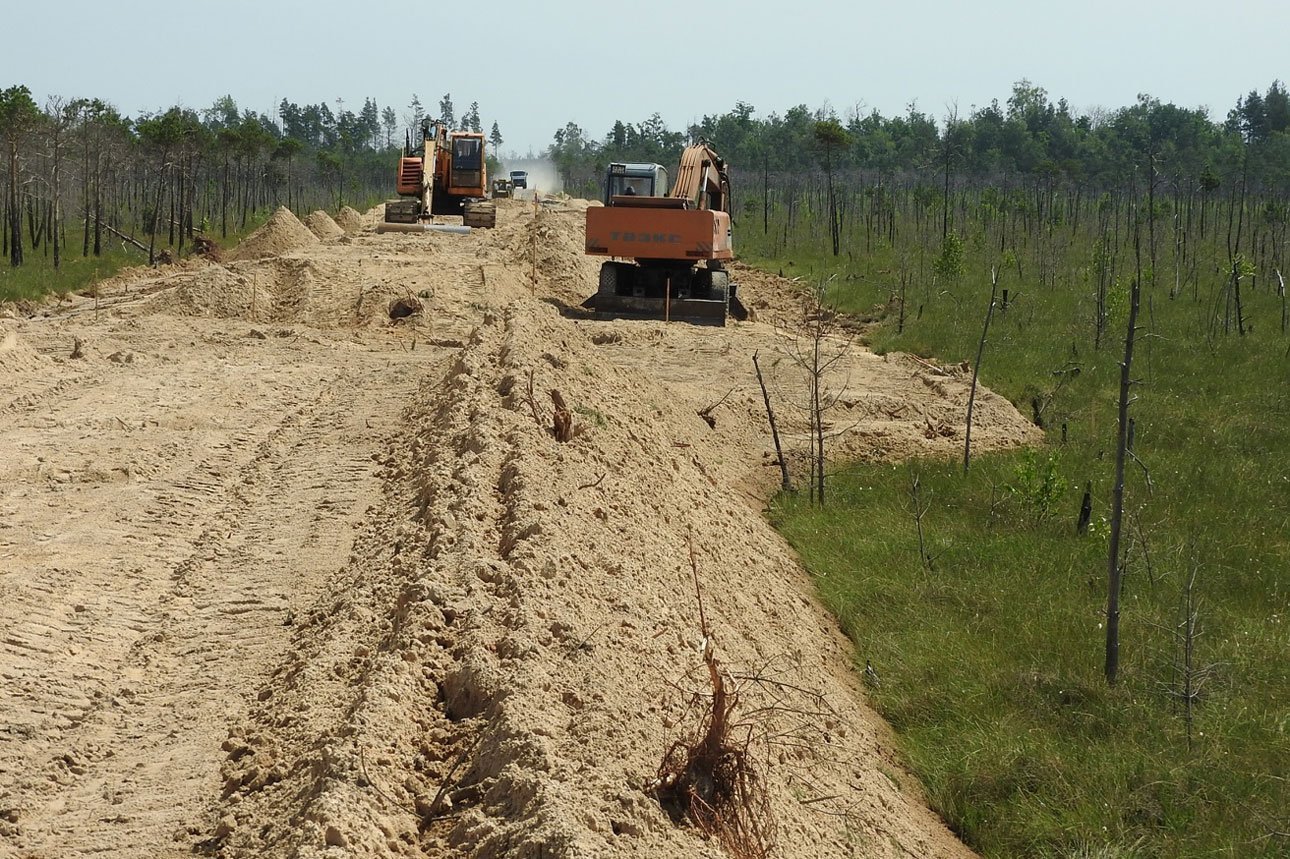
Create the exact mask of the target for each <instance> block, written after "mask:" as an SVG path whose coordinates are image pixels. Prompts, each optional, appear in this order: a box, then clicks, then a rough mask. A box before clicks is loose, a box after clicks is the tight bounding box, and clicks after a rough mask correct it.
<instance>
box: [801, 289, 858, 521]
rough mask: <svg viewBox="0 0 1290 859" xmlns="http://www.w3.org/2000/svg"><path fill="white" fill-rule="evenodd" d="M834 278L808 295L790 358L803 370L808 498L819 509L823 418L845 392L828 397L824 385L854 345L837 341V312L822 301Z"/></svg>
mask: <svg viewBox="0 0 1290 859" xmlns="http://www.w3.org/2000/svg"><path fill="white" fill-rule="evenodd" d="M832 282H833V278H832V277H830V278H829V279H827V280H825V281H822V282H821V283H819V284H817V285H816V286H815V288H814V289H813V290H812V292H811V296H810V300H809V302H807V304H806V305H805V307H804V312H805V317H804V320H803V323H802V326H801V329H800V330H799V336H798V337H797V339H796V340H795V341H794V343H793V345H792V346H791V347H790V349H791V352H790V357H791V359H792V361H793V363H794V364H796V365H797V366H798V367H800V368H802V370H803V371H805V373H806V380H807V406H806V411H807V417H808V421H809V431H810V442H809V449H810V457H809V458H810V465H811V475H810V483H809V484H808V485H809V486H810V498H811V501H812V502H818V503H819V504H820V505H821V506H823V504H824V498H825V471H824V464H825V461H826V456H825V449H824V448H825V445H824V442H825V438H824V418H825V415H826V414H827V413H828V412H829V411H831V410H832V409H833V408H834V407H835V406H836V405H837V404H838V401H839V400H840V399H841V397H842V392H843V391H844V390H845V389H846V385H845V384H843V385H842V386H841V387H839V388H838V390H837V391H835V392H833V393H829V392H828V391H827V390H826V381H827V379H828V377H829V375H830V374H831V373H832V372H833V370H834V369H836V367H837V365H838V364H839V363H841V362H842V360H843V359H844V358H846V356H847V354H848V353H849V352H850V349H851V344H852V342H854V338H855V335H854V333H849V334H847V336H846V337H843V338H839V337H835V336H834V335H835V334H836V333H837V328H838V326H837V324H836V320H837V312H836V311H835V310H834V309H833V308H832V307H831V306H830V305H829V304H828V303H827V302H826V301H825V295H826V294H827V292H828V286H829V284H830V283H832Z"/></svg>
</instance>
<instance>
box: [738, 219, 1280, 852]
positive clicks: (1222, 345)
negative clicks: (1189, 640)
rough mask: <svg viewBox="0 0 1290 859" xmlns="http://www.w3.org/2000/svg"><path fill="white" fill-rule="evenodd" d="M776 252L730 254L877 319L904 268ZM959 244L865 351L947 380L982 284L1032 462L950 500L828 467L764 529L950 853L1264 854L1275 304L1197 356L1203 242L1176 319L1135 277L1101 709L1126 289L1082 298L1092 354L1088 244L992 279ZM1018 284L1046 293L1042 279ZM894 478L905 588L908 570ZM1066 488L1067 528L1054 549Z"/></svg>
mask: <svg viewBox="0 0 1290 859" xmlns="http://www.w3.org/2000/svg"><path fill="white" fill-rule="evenodd" d="M797 235H800V236H801V238H800V239H797V240H796V242H795V243H794V241H790V242H789V245H788V247H789V248H790V250H788V251H785V250H784V248H783V247H780V248H779V249H778V250H777V251H776V250H775V249H773V248H771V246H770V245H768V244H765V243H760V242H758V241H757V240H756V238H755V237H754V239H753V240H752V241H745V243H744V258H745V260H746V261H750V262H753V263H755V264H758V265H761V266H762V267H764V268H767V269H769V270H775V271H778V270H781V269H782V270H783V271H784V273H785V274H786V275H792V274H798V275H801V276H803V278H804V279H805V280H806V281H807V282H812V283H814V282H820V281H822V280H823V279H825V278H827V277H830V276H833V277H834V280H833V281H832V286H831V287H830V294H831V297H832V299H833V300H834V301H835V302H836V303H837V304H838V305H839V306H840V307H842V308H845V309H850V310H853V311H859V312H870V311H871V309H872V308H873V307H875V306H877V305H883V304H886V303H887V302H888V299H889V298H890V296H891V294H892V293H893V292H894V291H896V290H897V289H898V281H899V277H898V274H897V272H898V268H899V266H900V265H901V259H902V257H903V259H904V261H905V265H906V266H907V267H909V268H910V269H912V268H914V265H913V263H912V262H911V259H912V258H913V257H912V254H913V252H912V251H911V250H909V249H906V250H904V251H903V252H902V253H897V252H896V251H895V250H893V249H892V248H891V247H889V246H885V245H879V246H876V247H872V248H871V251H870V253H867V254H861V253H859V252H856V253H854V254H852V255H850V256H847V255H843V256H841V257H838V258H834V257H832V256H831V255H829V254H827V253H825V251H824V250H823V249H822V247H821V244H820V242H819V241H818V239H812V238H808V236H811V235H814V236H818V235H819V231H812V230H810V229H809V228H808V229H805V230H802V231H800V232H799V233H798V234H797ZM857 244H858V242H856V241H855V240H854V238H853V240H852V242H851V246H852V247H855V246H857ZM963 244H964V248H965V253H964V265H963V268H962V272H963V273H962V276H961V278H958V279H956V280H954V281H953V282H949V283H946V282H944V281H942V283H941V285H937V284H936V282H935V281H934V280H933V279H932V277H931V275H932V271H933V269H932V259H931V258H932V257H934V256H935V254H936V252H937V249H938V246H939V234H937V235H936V243H935V244H933V245H932V246H931V247H930V249H929V252H928V255H927V256H928V259H927V260H926V264H925V265H924V268H923V270H924V275H925V276H924V277H922V278H921V279H920V278H911V285H910V286H909V287H908V291H907V299H906V308H907V313H906V322H905V330H904V332H903V333H897V330H896V328H897V322H896V317H895V314H894V313H889V314H887V315H886V316H885V317H884V318H883V320H882V321H881V322H880V323H879V324H878V325H877V326H876V327H875V329H874V330H873V331H872V332H871V334H870V336H869V338H868V339H869V343H870V345H871V346H872V347H873V348H874V349H876V350H878V351H884V350H904V351H911V352H915V353H918V354H921V355H925V356H936V357H937V358H940V359H943V360H945V361H961V360H974V359H975V355H976V348H977V339H978V338H979V336H980V333H981V323H982V321H983V319H984V317H985V311H986V306H987V304H988V300H989V295H990V279H989V271H990V267H991V265H997V266H999V267H1000V270H1001V279H1000V284H999V285H1000V287H1001V288H1009V290H1010V302H1009V306H1008V309H1007V310H1006V311H999V310H996V314H995V317H994V321H993V323H992V329H991V332H990V337H989V342H988V344H987V346H986V351H985V355H984V359H983V361H982V366H981V379H982V383H983V384H985V385H988V386H990V387H992V388H993V389H995V390H996V391H999V392H1000V393H1002V394H1004V395H1005V396H1007V397H1008V398H1009V399H1011V400H1012V401H1013V402H1014V403H1015V404H1016V405H1017V407H1018V409H1019V410H1020V411H1021V412H1022V414H1024V415H1027V416H1029V415H1031V414H1032V411H1033V408H1034V406H1033V405H1032V404H1033V403H1034V402H1036V401H1037V402H1038V404H1039V405H1040V407H1041V408H1042V418H1043V421H1044V423H1045V424H1046V426H1047V430H1048V432H1047V436H1048V441H1047V443H1046V444H1045V445H1044V446H1043V447H1042V448H1040V449H1037V450H1027V451H1016V452H1011V453H1004V454H992V455H987V456H978V457H974V460H973V466H972V469H971V472H970V473H969V474H968V475H967V476H966V477H965V476H964V475H963V470H962V458H961V456H959V457H958V458H956V459H955V460H954V461H948V462H946V461H920V462H914V463H905V464H899V465H894V466H893V465H890V464H888V465H873V466H844V465H843V464H834V468H835V470H836V472H837V473H836V474H835V475H834V476H833V477H832V488H831V495H830V497H831V502H830V504H829V506H828V507H827V508H825V509H819V508H814V507H812V506H811V505H810V504H809V503H808V501H807V499H806V497H805V494H804V493H803V494H802V495H793V494H786V495H782V496H780V497H779V498H778V499H776V501H775V502H774V504H773V518H774V521H775V523H776V524H777V526H778V527H779V528H780V529H781V530H782V532H783V533H784V534H785V536H786V537H787V538H788V539H789V540H790V541H791V542H792V544H793V545H794V546H795V547H796V549H797V550H798V551H799V552H800V553H801V555H802V557H803V559H804V561H805V563H806V565H807V567H808V569H809V570H810V571H811V572H812V574H813V575H814V576H815V577H816V579H817V581H818V584H819V588H820V592H821V594H822V595H823V597H824V598H825V599H826V601H827V602H828V604H829V605H830V606H831V607H832V609H833V610H834V611H835V612H836V613H837V615H838V617H839V618H840V620H841V622H842V624H843V626H844V627H845V629H846V630H847V632H848V633H849V635H850V636H851V637H852V639H853V640H854V641H855V643H856V646H857V654H858V658H859V659H860V660H862V664H863V660H866V659H867V660H869V661H870V662H871V663H872V665H873V667H874V669H875V670H876V671H877V672H878V674H879V676H880V678H881V683H880V685H879V686H877V687H876V688H875V689H874V690H873V692H872V697H873V700H874V702H875V703H876V705H877V706H878V707H879V709H880V710H881V712H882V713H883V714H884V715H885V716H886V717H887V719H888V720H889V721H890V722H891V724H892V725H893V726H894V727H895V728H896V730H897V731H898V733H899V734H900V737H901V740H902V745H903V749H904V753H905V755H906V756H907V758H908V760H909V763H910V765H911V766H912V768H913V769H914V771H915V772H917V773H918V775H919V776H920V777H921V778H922V779H923V782H924V784H925V785H926V786H927V789H928V792H929V795H930V798H931V801H932V803H933V805H934V807H935V808H936V809H937V810H939V811H940V813H941V814H942V815H943V816H944V817H945V819H946V820H947V821H948V822H949V823H950V825H951V826H952V827H953V828H954V829H955V830H956V831H957V832H959V833H960V835H961V836H962V837H963V838H964V839H965V841H966V842H967V843H968V844H969V845H971V846H973V847H975V848H977V849H978V850H980V851H982V852H983V853H984V854H986V855H988V856H1231V857H1245V856H1284V855H1288V854H1290V787H1288V786H1287V778H1290V622H1288V621H1287V613H1288V612H1290V387H1288V385H1290V337H1287V336H1286V335H1284V334H1283V333H1282V331H1281V327H1280V326H1281V322H1280V320H1281V313H1282V304H1281V298H1280V296H1278V295H1277V294H1276V291H1275V290H1274V288H1273V284H1272V283H1270V282H1269V279H1268V278H1266V277H1265V278H1264V279H1263V280H1262V281H1261V282H1258V281H1256V282H1254V283H1248V282H1246V283H1244V284H1243V288H1244V289H1245V294H1244V299H1245V307H1244V315H1245V320H1246V321H1247V323H1248V324H1249V325H1250V326H1252V330H1251V331H1250V332H1249V333H1248V334H1247V335H1246V336H1244V337H1242V336H1239V335H1238V334H1237V332H1236V329H1235V323H1234V322H1231V323H1230V332H1229V333H1223V325H1222V316H1223V314H1224V312H1225V304H1224V302H1222V301H1219V300H1217V298H1216V296H1217V294H1218V293H1217V290H1218V288H1219V287H1221V286H1222V282H1223V275H1222V274H1221V272H1220V271H1219V270H1218V268H1219V266H1220V264H1221V260H1219V250H1218V248H1216V247H1215V248H1212V249H1211V256H1212V257H1213V261H1212V262H1211V261H1210V260H1205V258H1204V257H1202V260H1205V262H1204V263H1203V264H1202V265H1201V266H1199V267H1198V271H1199V274H1198V276H1197V278H1196V279H1195V281H1194V283H1192V284H1190V285H1187V284H1184V288H1183V289H1182V290H1181V291H1180V292H1179V294H1178V295H1177V296H1176V297H1174V298H1170V297H1169V288H1168V284H1169V282H1170V278H1169V277H1167V276H1166V271H1165V269H1164V264H1165V258H1164V255H1163V254H1162V255H1161V257H1162V259H1161V260H1159V261H1158V267H1159V268H1160V269H1161V276H1160V278H1159V282H1158V283H1157V284H1155V285H1151V284H1150V283H1148V285H1147V286H1146V287H1145V288H1144V290H1143V298H1142V310H1141V318H1140V320H1139V321H1140V324H1141V325H1142V326H1143V327H1142V330H1141V331H1140V335H1141V338H1142V339H1141V340H1140V341H1139V346H1138V352H1137V357H1136V360H1135V364H1134V372H1133V376H1134V378H1135V379H1138V380H1140V384H1139V385H1137V386H1136V387H1135V389H1134V393H1135V394H1136V396H1137V398H1138V399H1137V400H1136V402H1134V404H1133V406H1132V415H1133V417H1134V419H1135V451H1136V453H1137V455H1138V457H1139V458H1140V460H1141V464H1140V465H1139V464H1135V463H1130V465H1129V471H1128V481H1127V490H1126V529H1125V534H1126V536H1125V538H1124V540H1125V543H1127V544H1128V561H1127V568H1126V579H1125V583H1124V588H1123V600H1122V603H1121V606H1122V622H1121V664H1120V678H1119V682H1118V683H1117V684H1116V685H1115V686H1114V687H1108V685H1107V684H1106V682H1105V680H1104V679H1103V676H1102V665H1103V647H1104V636H1105V632H1104V630H1103V628H1102V623H1103V621H1104V611H1105V605H1106V588H1107V585H1106V580H1107V567H1108V559H1107V553H1108V547H1107V540H1108V528H1107V526H1106V518H1107V517H1109V504H1110V500H1111V484H1112V478H1113V465H1114V453H1115V438H1116V431H1117V424H1116V397H1117V394H1118V383H1119V361H1120V359H1121V357H1122V353H1123V339H1124V335H1125V328H1126V319H1127V295H1128V283H1129V278H1130V277H1131V276H1132V268H1131V266H1130V265H1122V268H1121V274H1120V276H1119V278H1118V282H1117V283H1115V284H1113V285H1112V287H1111V288H1110V289H1108V299H1107V306H1108V314H1107V317H1108V324H1107V334H1106V337H1105V339H1104V341H1103V343H1102V345H1101V348H1100V349H1099V348H1095V347H1094V343H1093V319H1094V306H1095V301H1094V296H1095V292H1096V290H1095V287H1094V285H1093V283H1094V281H1093V267H1092V265H1091V263H1090V260H1091V259H1092V253H1091V249H1092V241H1091V240H1090V239H1087V238H1086V237H1081V236H1075V237H1073V238H1072V239H1071V240H1069V241H1066V242H1062V243H1056V242H1054V243H1053V244H1052V245H1049V246H1047V247H1046V248H1045V249H1044V250H1043V254H1042V255H1041V254H1040V253H1036V252H1034V249H1018V250H1017V251H1016V253H1015V254H1014V256H1013V257H1011V258H1007V257H1005V256H1004V255H1003V254H1000V253H999V252H998V250H997V247H996V248H991V249H989V250H987V248H988V247H989V244H988V243H987V242H984V241H979V240H976V239H974V238H973V236H972V234H971V232H970V231H969V233H968V235H967V237H966V239H965V241H964V243H963ZM1017 256H1020V257H1022V258H1023V264H1022V271H1021V273H1020V274H1018V272H1017V266H1016V264H1015V257H1017ZM1036 261H1038V262H1039V263H1042V264H1043V265H1045V266H1048V267H1049V268H1048V270H1049V271H1050V272H1052V274H1050V276H1049V278H1048V279H1047V282H1046V283H1044V284H1040V283H1038V278H1036V277H1035V276H1034V271H1035V270H1036V268H1035V266H1036ZM1128 262H1129V263H1130V264H1131V263H1132V259H1131V258H1130V259H1129V260H1128ZM1063 425H1064V427H1065V441H1064V442H1063V440H1062V436H1063V430H1062V427H1063ZM960 437H961V433H960ZM915 475H917V476H918V479H919V485H920V500H921V503H922V505H924V506H926V507H927V512H926V515H925V517H924V519H923V528H924V531H925V533H926V539H927V541H928V551H929V554H930V555H931V556H932V567H931V569H927V568H926V567H925V565H924V564H923V562H922V560H921V559H920V555H919V551H918V541H917V535H916V530H915V521H914V512H913V511H914V502H913V498H912V495H911V485H912V481H913V477H914V476H915ZM1148 475H1149V479H1148ZM1086 483H1087V484H1089V485H1090V486H1091V490H1092V499H1093V516H1092V527H1091V528H1090V532H1089V533H1088V534H1085V535H1077V534H1076V527H1075V525H1076V517H1077V514H1078V511H1079V507H1080V501H1081V496H1082V494H1083V490H1084V487H1085V485H1086ZM1193 572H1194V574H1195V579H1194V581H1195V585H1194V596H1195V598H1196V600H1197V601H1198V611H1197V618H1198V624H1199V630H1200V635H1199V636H1197V637H1196V638H1195V644H1194V661H1193V665H1194V672H1195V674H1196V679H1197V680H1202V679H1203V685H1202V686H1201V688H1200V693H1199V695H1198V696H1197V697H1196V698H1195V699H1194V708H1193V718H1192V721H1191V726H1190V727H1191V730H1190V740H1189V730H1188V720H1187V719H1186V718H1185V708H1184V707H1183V706H1182V702H1181V699H1180V696H1179V694H1178V693H1179V692H1180V690H1181V682H1182V681H1181V671H1180V664H1181V643H1182V639H1181V636H1180V635H1179V634H1178V630H1179V627H1180V624H1181V622H1182V620H1183V618H1184V614H1185V613H1184V610H1183V598H1184V586H1185V584H1186V582H1187V581H1188V580H1189V578H1191V576H1192V574H1193Z"/></svg>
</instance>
